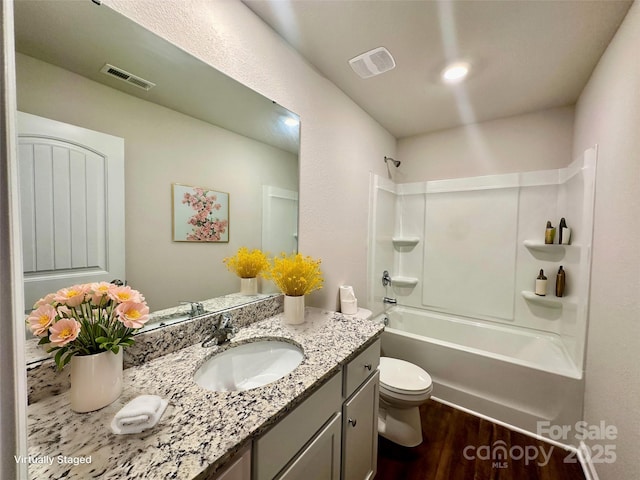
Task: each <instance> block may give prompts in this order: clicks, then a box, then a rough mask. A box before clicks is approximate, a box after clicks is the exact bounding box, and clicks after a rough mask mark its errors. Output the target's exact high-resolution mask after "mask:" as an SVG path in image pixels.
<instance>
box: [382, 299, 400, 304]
mask: <svg viewBox="0 0 640 480" xmlns="http://www.w3.org/2000/svg"><path fill="white" fill-rule="evenodd" d="M382 303H388V304H390V305H396V304H397V303H398V300H396V299H395V298H390V297H384V298H383V299H382Z"/></svg>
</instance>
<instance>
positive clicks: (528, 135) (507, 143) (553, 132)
mask: <svg viewBox="0 0 640 480" xmlns="http://www.w3.org/2000/svg"><path fill="white" fill-rule="evenodd" d="M572 135H573V107H561V108H553V109H549V110H542V111H539V112H535V113H529V114H526V115H518V116H514V117H508V118H502V119H498V120H493V121H489V122H482V123H476V124H472V125H467V126H464V127H459V128H452V129H449V130H442V131H439V132H433V133H427V134H424V135H416V136H414V137H407V138H403V139H400V140H399V141H398V155H397V159H398V160H401V161H402V165H401V167H400V171H399V172H398V176H397V177H396V181H397V182H399V183H402V182H418V181H424V180H442V179H446V178H458V177H475V176H480V175H495V174H501V173H514V172H528V171H532V170H548V169H555V168H561V167H565V166H567V165H568V164H569V163H570V162H571V160H572V159H573V156H572V155H571V139H572Z"/></svg>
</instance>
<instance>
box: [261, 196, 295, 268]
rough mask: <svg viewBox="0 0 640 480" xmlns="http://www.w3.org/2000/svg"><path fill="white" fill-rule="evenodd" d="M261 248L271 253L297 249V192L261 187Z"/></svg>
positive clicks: (276, 253)
mask: <svg viewBox="0 0 640 480" xmlns="http://www.w3.org/2000/svg"><path fill="white" fill-rule="evenodd" d="M262 192H263V196H262V250H263V251H265V252H269V253H270V254H271V255H279V254H280V253H281V252H285V253H287V254H289V253H293V252H297V251H298V192H294V191H291V190H286V189H284V188H278V187H271V186H267V185H265V186H264V187H263V189H262Z"/></svg>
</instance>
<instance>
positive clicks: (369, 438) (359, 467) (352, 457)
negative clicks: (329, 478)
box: [342, 371, 380, 480]
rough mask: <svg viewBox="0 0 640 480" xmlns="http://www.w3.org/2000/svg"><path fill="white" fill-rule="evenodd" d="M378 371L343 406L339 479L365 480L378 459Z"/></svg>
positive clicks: (369, 475) (373, 470) (372, 471)
mask: <svg viewBox="0 0 640 480" xmlns="http://www.w3.org/2000/svg"><path fill="white" fill-rule="evenodd" d="M379 375H380V374H379V372H378V371H376V372H375V373H374V374H373V375H372V376H371V378H369V380H367V381H366V382H365V384H364V385H363V386H362V387H360V389H358V390H357V391H356V393H354V394H353V396H352V397H351V398H350V399H349V400H348V401H347V402H345V404H344V407H343V410H342V412H343V413H342V422H343V426H342V432H343V433H342V478H343V479H344V480H368V479H372V478H373V477H374V476H375V474H376V467H377V460H378V394H379V383H378V380H379Z"/></svg>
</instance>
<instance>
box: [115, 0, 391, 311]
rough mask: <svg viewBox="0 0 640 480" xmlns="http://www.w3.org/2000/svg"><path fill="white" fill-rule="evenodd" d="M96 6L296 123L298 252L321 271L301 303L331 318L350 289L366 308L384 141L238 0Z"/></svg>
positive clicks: (386, 149)
mask: <svg viewBox="0 0 640 480" xmlns="http://www.w3.org/2000/svg"><path fill="white" fill-rule="evenodd" d="M103 4H106V5H110V6H112V7H113V8H114V9H115V10H116V11H119V12H121V13H123V14H125V15H127V16H129V17H130V18H132V19H134V20H135V21H137V22H138V23H140V24H142V25H143V26H146V27H147V28H149V29H151V30H152V31H155V32H156V33H158V34H160V35H161V36H163V37H165V38H166V39H168V40H169V41H171V42H173V43H175V44H176V45H178V46H180V47H181V48H183V49H184V50H186V51H188V52H190V53H192V54H194V55H195V56H197V57H199V58H201V59H202V60H204V61H205V62H207V63H209V64H211V65H212V66H214V67H216V68H218V69H219V70H221V71H222V72H224V73H226V74H227V75H229V76H231V77H233V78H235V79H236V80H238V81H240V82H242V83H244V84H245V85H247V86H249V87H251V88H253V89H254V90H256V91H258V92H259V93H261V94H263V95H265V96H266V97H268V98H271V99H272V100H274V101H276V102H278V103H279V104H280V105H283V106H284V107H286V108H288V109H289V110H292V111H294V112H296V113H297V114H299V115H300V117H301V122H302V123H301V135H302V137H301V142H302V146H301V152H300V232H299V235H300V242H299V249H300V252H301V253H303V254H305V255H311V256H313V257H320V258H321V259H322V267H323V270H324V272H325V286H324V289H323V290H321V291H319V292H315V293H313V294H311V295H310V296H309V298H308V299H307V303H308V304H309V305H315V306H319V307H324V308H330V309H336V308H338V306H339V303H338V301H337V299H338V287H339V286H340V285H342V284H351V285H353V286H354V289H355V292H356V296H357V297H358V298H359V301H360V302H362V303H361V305H362V306H366V305H363V303H364V302H365V301H366V265H367V223H368V216H367V211H368V199H369V183H368V182H369V176H368V174H369V171H374V172H375V173H377V174H379V175H386V169H384V163H383V161H382V159H383V157H384V156H385V155H391V156H393V155H394V154H395V144H396V141H395V139H394V138H393V136H392V135H391V134H389V133H388V132H387V131H386V130H385V129H383V128H382V127H381V126H380V125H379V124H378V123H377V122H375V121H374V120H373V119H371V117H369V116H368V115H367V114H366V113H365V112H364V111H363V110H361V109H360V108H359V107H358V106H356V105H355V104H354V103H353V101H351V100H350V99H349V98H348V97H347V96H346V95H345V94H344V93H343V92H342V91H340V90H339V89H338V88H337V87H336V86H335V85H333V84H332V83H331V82H329V81H328V80H327V79H326V78H324V77H322V76H321V75H320V74H318V72H317V71H316V70H315V69H313V67H311V66H310V65H309V64H308V63H306V61H305V60H304V59H302V57H300V55H299V54H298V53H297V52H295V51H294V50H293V49H292V48H291V47H290V46H289V45H288V44H287V43H286V42H285V41H284V40H283V39H282V38H281V37H279V36H278V35H277V34H276V33H275V32H273V30H271V29H270V28H269V27H267V26H266V25H265V24H264V23H263V22H262V20H260V19H259V18H258V17H257V16H255V15H254V14H253V12H251V11H250V10H249V9H248V8H247V7H246V6H245V5H243V4H242V3H240V1H239V0H223V1H210V0H209V1H207V0H188V1H185V0H179V1H175V0H174V1H166V2H156V1H153V2H144V1H137V2H131V1H128V0H106V1H104V2H103Z"/></svg>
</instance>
